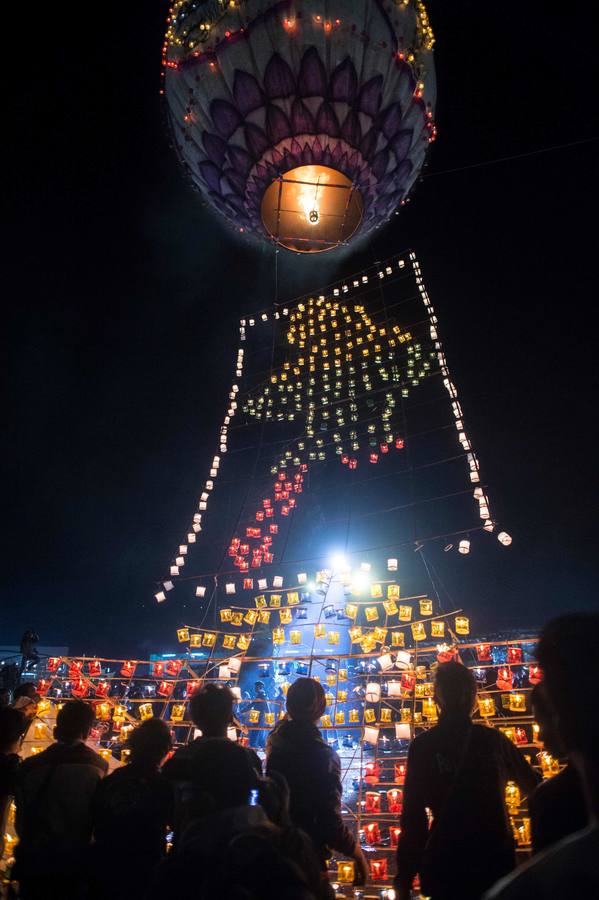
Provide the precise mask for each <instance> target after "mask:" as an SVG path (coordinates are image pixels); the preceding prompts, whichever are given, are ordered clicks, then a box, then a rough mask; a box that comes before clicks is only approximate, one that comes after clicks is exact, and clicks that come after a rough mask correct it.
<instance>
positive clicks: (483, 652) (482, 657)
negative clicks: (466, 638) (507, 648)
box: [476, 644, 491, 662]
mask: <svg viewBox="0 0 599 900" xmlns="http://www.w3.org/2000/svg"><path fill="white" fill-rule="evenodd" d="M476 658H477V659H478V661H479V662H491V645H490V644H477V645H476Z"/></svg>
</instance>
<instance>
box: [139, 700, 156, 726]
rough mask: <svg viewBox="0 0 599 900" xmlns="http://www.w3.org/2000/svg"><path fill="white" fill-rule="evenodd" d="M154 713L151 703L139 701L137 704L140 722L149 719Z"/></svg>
mask: <svg viewBox="0 0 599 900" xmlns="http://www.w3.org/2000/svg"><path fill="white" fill-rule="evenodd" d="M153 715H154V709H153V707H152V704H151V703H140V704H139V718H140V719H141V720H142V722H145V721H146V719H151V718H152V716H153Z"/></svg>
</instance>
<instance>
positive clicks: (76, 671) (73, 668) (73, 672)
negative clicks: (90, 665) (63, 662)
mask: <svg viewBox="0 0 599 900" xmlns="http://www.w3.org/2000/svg"><path fill="white" fill-rule="evenodd" d="M82 668H83V663H82V662H80V661H79V660H78V659H74V660H72V661H71V662H70V663H69V681H77V679H79V678H80V677H81V669H82Z"/></svg>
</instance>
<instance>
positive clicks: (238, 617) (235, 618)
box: [231, 610, 243, 625]
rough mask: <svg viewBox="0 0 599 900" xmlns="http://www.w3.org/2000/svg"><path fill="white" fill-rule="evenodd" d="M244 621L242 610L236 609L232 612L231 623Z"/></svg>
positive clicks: (237, 623) (236, 623)
mask: <svg viewBox="0 0 599 900" xmlns="http://www.w3.org/2000/svg"><path fill="white" fill-rule="evenodd" d="M242 622H243V613H242V612H241V610H235V612H232V613H231V625H241V623H242Z"/></svg>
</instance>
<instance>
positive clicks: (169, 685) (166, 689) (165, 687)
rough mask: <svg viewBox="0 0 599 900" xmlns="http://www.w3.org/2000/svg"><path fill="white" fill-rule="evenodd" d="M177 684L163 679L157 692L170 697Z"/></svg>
mask: <svg viewBox="0 0 599 900" xmlns="http://www.w3.org/2000/svg"><path fill="white" fill-rule="evenodd" d="M174 687H175V685H174V684H173V682H172V681H161V682H160V684H159V685H158V687H157V688H156V693H157V694H158V695H159V696H160V697H170V695H171V694H172V693H173V689H174Z"/></svg>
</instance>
